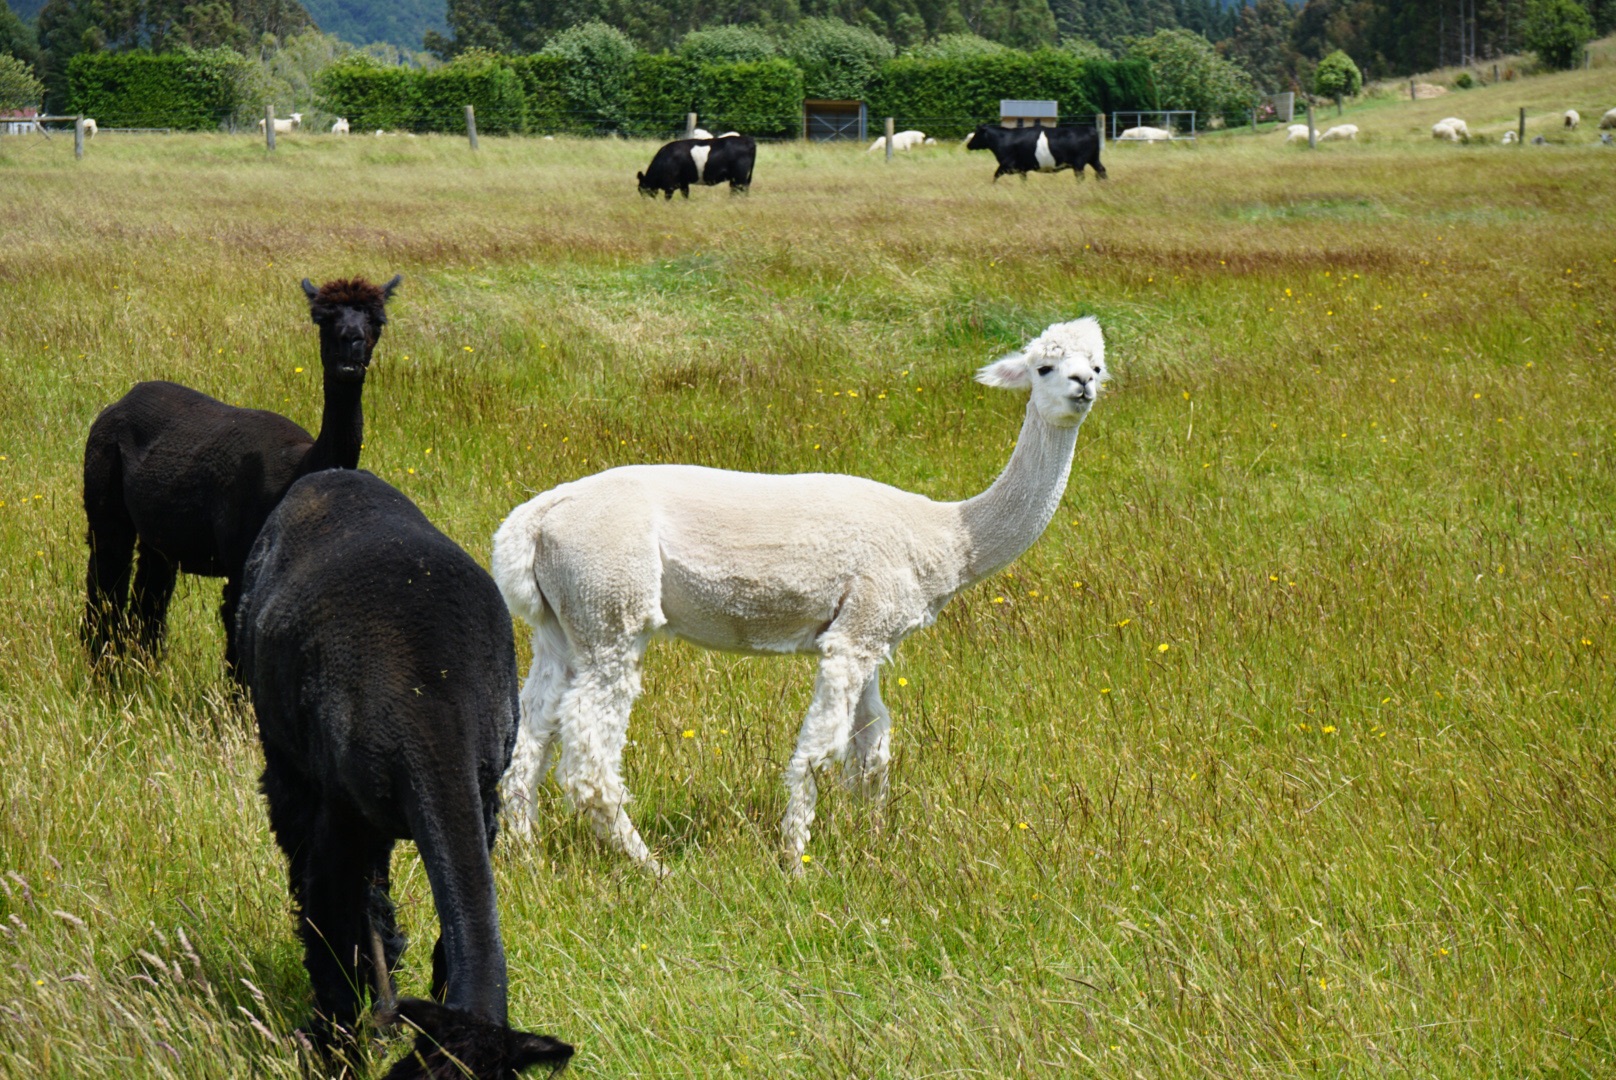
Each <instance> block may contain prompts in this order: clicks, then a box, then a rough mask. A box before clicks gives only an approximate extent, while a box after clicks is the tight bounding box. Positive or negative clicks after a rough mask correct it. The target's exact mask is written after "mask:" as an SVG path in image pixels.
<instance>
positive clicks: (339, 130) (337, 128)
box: [331, 116, 348, 135]
mask: <svg viewBox="0 0 1616 1080" xmlns="http://www.w3.org/2000/svg"><path fill="white" fill-rule="evenodd" d="M331 134H333V135H346V134H348V118H347V117H345V116H339V117H337V120H336V123H334V124H332V125H331Z"/></svg>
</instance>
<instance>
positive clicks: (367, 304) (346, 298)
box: [303, 274, 404, 326]
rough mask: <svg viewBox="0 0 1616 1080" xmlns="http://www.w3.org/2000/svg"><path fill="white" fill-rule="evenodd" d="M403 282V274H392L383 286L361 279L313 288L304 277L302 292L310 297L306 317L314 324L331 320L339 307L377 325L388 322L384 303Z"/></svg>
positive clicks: (385, 303)
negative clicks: (353, 311) (359, 314)
mask: <svg viewBox="0 0 1616 1080" xmlns="http://www.w3.org/2000/svg"><path fill="white" fill-rule="evenodd" d="M403 280H404V275H403V274H395V275H393V278H392V280H390V281H389V282H388V283H387V284H385V285H372V284H371V283H370V282H368V281H366V280H365V279H364V278H337V279H335V280H334V281H328V282H326V283H325V284H324V285H321V286H320V287H319V288H318V289H316V288H315V287H314V283H313V282H311V281H310V280H309V279H308V278H304V279H303V293H304V295H305V296H307V297H308V298H309V314H310V315H311V316H312V317H313V319H314V321H315V322H317V323H318V322H324V321H325V320H327V319H330V318H332V317H334V316H335V315H336V313H337V310H338V309H339V308H350V309H356V310H359V311H363V312H364V313H365V315H366V317H368V318H369V319H370V321H371V322H372V324H374V325H375V326H380V325H381V324H382V323H385V322H386V321H387V301H388V300H390V299H392V297H393V290H394V289H396V288H398V285H399V282H401V281H403Z"/></svg>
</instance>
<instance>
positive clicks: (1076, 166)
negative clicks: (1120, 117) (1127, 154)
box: [965, 124, 1105, 182]
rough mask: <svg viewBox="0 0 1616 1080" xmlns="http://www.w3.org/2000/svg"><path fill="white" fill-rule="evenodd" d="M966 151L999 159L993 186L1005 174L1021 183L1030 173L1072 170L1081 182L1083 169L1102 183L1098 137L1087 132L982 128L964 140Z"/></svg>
mask: <svg viewBox="0 0 1616 1080" xmlns="http://www.w3.org/2000/svg"><path fill="white" fill-rule="evenodd" d="M965 149H967V150H992V151H993V156H994V157H996V158H998V159H999V168H998V171H996V172H995V173H994V174H993V179H994V181H995V182H997V181H998V179H999V177H1001V176H1003V175H1005V174H1006V173H1019V174H1020V175H1021V178H1022V179H1023V180H1025V179H1027V174H1028V173H1030V172H1059V171H1060V170H1062V169H1071V170H1073V171H1074V172H1076V173H1077V178H1078V179H1079V180H1082V179H1083V166H1085V165H1087V166H1088V167H1089V168H1091V169H1093V170H1094V175H1096V176H1098V177H1099V178H1100V179H1101V180H1104V179H1105V166H1104V165H1101V164H1100V136H1099V133H1098V132H1096V131H1093V130H1090V129H1088V128H1070V127H1057V128H1046V127H1038V128H1007V127H1000V126H999V125H998V124H982V125H980V126H978V127H977V129H976V130H975V131H973V132H972V133H971V135H970V137H969V138H968V139H966V140H965Z"/></svg>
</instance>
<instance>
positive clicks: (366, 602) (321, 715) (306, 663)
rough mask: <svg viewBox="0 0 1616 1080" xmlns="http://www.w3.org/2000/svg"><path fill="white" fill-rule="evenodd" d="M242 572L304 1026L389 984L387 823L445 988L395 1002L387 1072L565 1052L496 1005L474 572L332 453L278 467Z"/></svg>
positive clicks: (505, 1071) (499, 752)
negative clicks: (421, 890)
mask: <svg viewBox="0 0 1616 1080" xmlns="http://www.w3.org/2000/svg"><path fill="white" fill-rule="evenodd" d="M242 583H243V584H242V594H241V606H240V612H239V615H238V622H237V628H236V632H237V641H238V644H239V647H240V650H241V674H242V677H243V680H244V681H245V683H246V685H247V688H248V690H249V692H250V693H251V695H252V702H253V707H254V709H255V710H256V711H257V714H258V733H259V737H260V738H261V739H262V741H263V745H264V779H263V790H264V795H265V796H266V797H267V798H268V802H269V822H270V826H271V827H272V828H273V829H274V832H275V839H276V841H277V842H278V843H279V844H280V847H281V850H282V851H284V852H285V853H286V856H287V858H288V859H289V860H290V863H291V891H292V899H293V902H294V905H295V906H296V908H297V910H298V914H299V922H300V924H301V928H302V934H303V946H304V954H303V955H304V963H305V964H306V966H307V967H308V970H309V978H310V981H311V982H312V983H313V985H314V997H315V1003H316V1017H315V1022H314V1030H315V1032H316V1034H317V1035H318V1036H319V1037H320V1038H321V1039H322V1041H326V1040H330V1039H331V1038H333V1037H334V1035H335V1028H337V1027H351V1025H352V1024H353V1021H354V1020H355V1018H356V1017H357V1016H358V1014H359V1011H360V1009H361V1008H362V1006H363V1002H362V1001H361V998H360V991H359V988H360V987H361V986H363V985H365V984H366V983H367V982H368V983H369V984H370V986H371V987H372V989H373V991H374V992H375V996H376V998H377V1000H380V1001H388V1000H391V996H392V979H391V975H390V972H391V971H392V968H393V967H394V965H395V963H396V961H397V959H398V956H399V954H400V953H401V952H402V951H403V947H404V942H403V938H402V936H401V935H400V934H399V932H398V929H397V927H396V925H395V923H394V918H393V903H392V900H391V899H390V897H389V891H388V886H389V882H388V865H389V862H390V858H391V855H392V850H393V844H394V842H395V841H397V840H401V839H414V841H415V844H416V847H417V848H418V849H419V850H420V853H421V860H422V862H424V863H425V864H426V872H427V879H428V881H430V883H431V885H432V899H433V902H434V903H435V904H436V906H437V909H438V921H439V925H440V927H441V935H440V937H439V938H438V944H437V947H436V949H435V950H434V951H433V954H432V994H433V996H434V997H436V998H439V999H440V1000H442V1001H444V1003H445V1004H444V1005H435V1004H434V1003H432V1002H427V1001H420V1000H406V1001H401V1002H399V1003H398V1005H397V1010H396V1012H397V1015H398V1016H399V1017H401V1018H402V1019H405V1020H408V1021H409V1022H410V1023H412V1024H413V1025H414V1026H415V1027H417V1028H419V1029H420V1030H421V1032H422V1034H421V1035H420V1036H419V1037H418V1038H417V1040H416V1045H415V1050H414V1052H413V1053H412V1054H411V1055H410V1056H409V1057H406V1058H405V1059H403V1060H402V1061H400V1062H399V1063H398V1064H397V1065H395V1066H394V1068H393V1071H392V1072H390V1073H389V1074H388V1077H389V1078H390V1080H398V1078H402V1077H437V1076H443V1077H450V1076H453V1077H463V1076H471V1077H480V1078H488V1080H493V1078H499V1080H504V1078H506V1077H513V1076H515V1075H516V1073H517V1072H518V1071H519V1070H521V1069H522V1068H524V1067H526V1066H528V1065H533V1064H540V1063H545V1064H549V1065H551V1066H552V1067H554V1066H559V1065H562V1064H564V1063H565V1062H566V1061H567V1059H568V1058H569V1057H570V1056H571V1054H572V1048H571V1047H570V1046H568V1045H567V1044H566V1043H563V1042H559V1041H557V1040H555V1039H551V1038H547V1037H544V1036H538V1035H530V1034H528V1033H526V1032H521V1031H513V1030H511V1028H510V1027H509V1026H508V1023H507V1018H506V1000H505V991H506V985H505V950H504V945H503V943H502V942H501V940H500V934H499V913H498V911H497V909H496V907H495V902H494V872H493V867H492V865H491V863H490V861H489V852H490V851H491V850H492V848H493V844H494V833H495V829H496V828H497V816H498V810H499V794H498V783H499V778H500V776H501V774H502V773H504V771H505V767H506V765H507V764H508V763H509V762H510V757H511V746H512V744H513V743H514V741H515V739H516V721H517V697H516V686H517V676H516V652H515V645H514V643H513V638H512V635H511V618H510V613H509V612H508V611H507V610H506V608H505V602H504V601H503V600H502V599H501V598H500V595H499V590H498V589H497V588H496V587H495V586H494V582H493V579H491V578H490V577H489V576H488V574H487V573H486V572H484V571H483V569H482V568H481V567H480V566H478V565H477V564H476V563H475V562H474V561H472V559H471V557H470V556H469V555H467V554H466V553H465V552H464V551H462V550H461V549H460V548H459V547H457V546H456V545H455V544H454V542H453V541H451V540H450V539H449V538H448V537H446V536H444V535H443V534H442V533H440V532H439V531H438V530H437V529H435V528H433V527H432V525H431V523H430V522H428V521H427V519H426V518H425V517H424V516H423V515H422V514H421V512H420V511H419V510H418V509H416V507H415V504H413V503H412V502H410V500H409V499H407V498H406V497H405V496H404V495H403V494H401V493H400V492H399V491H397V490H396V489H394V488H393V487H391V486H389V485H388V484H386V483H383V482H382V481H381V480H378V479H377V478H376V477H374V476H372V475H371V474H370V473H367V472H362V471H347V470H335V471H326V472H320V473H315V474H313V475H311V476H307V477H304V478H303V479H301V480H299V481H297V482H296V483H295V484H293V485H292V487H291V490H289V491H288V492H287V493H286V497H285V498H284V499H283V500H282V501H281V503H280V505H279V506H278V507H276V509H275V510H274V512H273V513H271V514H270V516H269V520H268V521H266V522H265V523H264V528H263V531H262V532H261V533H260V534H259V536H258V542H257V543H256V544H255V545H254V546H253V549H252V553H251V555H250V556H249V558H248V560H247V565H246V568H245V570H244V573H243V577H242ZM378 953H380V954H382V955H381V956H379V957H378V955H377V954H378ZM373 957H376V959H372V958H373ZM451 1058H452V1060H451ZM456 1062H458V1063H459V1064H455V1063H456ZM462 1067H463V1068H464V1070H465V1071H463V1072H462V1071H461V1069H462Z"/></svg>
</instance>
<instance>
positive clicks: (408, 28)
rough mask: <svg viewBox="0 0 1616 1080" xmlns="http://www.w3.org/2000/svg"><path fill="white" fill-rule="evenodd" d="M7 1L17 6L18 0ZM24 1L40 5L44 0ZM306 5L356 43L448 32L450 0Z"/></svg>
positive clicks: (412, 43) (416, 39) (323, 0)
mask: <svg viewBox="0 0 1616 1080" xmlns="http://www.w3.org/2000/svg"><path fill="white" fill-rule="evenodd" d="M7 2H8V3H11V4H12V5H13V6H15V5H16V3H17V0H7ZM22 2H25V3H34V4H36V5H37V4H39V3H43V0H22ZM303 6H304V7H305V8H307V9H308V11H309V14H310V15H313V16H314V21H315V22H316V23H318V24H319V26H320V29H321V30H324V31H325V32H326V33H328V34H335V35H337V36H338V37H339V38H341V39H342V40H344V41H347V42H351V43H353V44H355V45H369V44H371V43H372V42H376V41H385V42H387V43H389V44H391V45H398V46H400V47H401V48H405V49H416V50H419V49H420V48H421V39H422V37H423V36H424V35H425V34H426V32H427V31H428V30H436V31H437V32H438V33H440V34H446V33H448V26H447V24H446V23H445V22H444V18H445V15H446V13H447V11H448V6H449V5H448V0H303Z"/></svg>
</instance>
